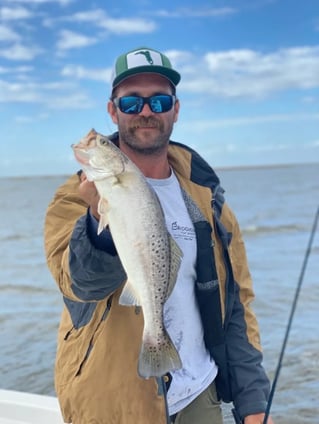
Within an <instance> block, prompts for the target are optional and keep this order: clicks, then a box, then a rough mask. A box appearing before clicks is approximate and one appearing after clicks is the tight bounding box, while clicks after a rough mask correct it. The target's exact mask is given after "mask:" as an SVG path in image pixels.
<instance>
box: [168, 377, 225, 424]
mask: <svg viewBox="0 0 319 424" xmlns="http://www.w3.org/2000/svg"><path fill="white" fill-rule="evenodd" d="M171 423H174V424H195V423H196V424H223V415H222V409H221V406H220V401H219V400H218V399H217V393H216V388H215V383H212V384H211V385H210V386H209V387H208V388H207V389H206V390H204V391H203V392H202V393H201V394H200V395H199V396H198V397H197V398H196V399H194V400H193V402H191V403H190V404H189V405H187V406H186V408H184V409H182V410H181V411H179V412H178V413H177V414H175V415H174V416H173V417H171Z"/></svg>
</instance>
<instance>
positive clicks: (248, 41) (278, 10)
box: [0, 0, 319, 177]
mask: <svg viewBox="0 0 319 424" xmlns="http://www.w3.org/2000/svg"><path fill="white" fill-rule="evenodd" d="M142 46H143V47H152V48H154V49H158V50H161V51H163V52H164V53H165V54H167V55H168V57H169V58H170V60H171V62H172V64H173V67H174V68H175V69H176V70H178V71H179V72H180V73H181V76H182V79H181V82H180V84H179V85H178V87H177V95H178V97H179V99H180V102H181V110H180V115H179V120H178V122H177V123H176V124H175V127H174V131H173V134H172V137H171V138H172V139H173V140H175V141H179V142H181V143H184V144H188V145H190V146H191V147H192V148H194V149H196V150H197V151H198V152H199V153H200V154H201V155H202V156H203V157H204V158H205V159H206V160H207V161H208V162H209V164H210V165H212V166H213V167H214V168H221V167H233V166H236V167H237V166H259V165H276V164H291V163H310V162H319V1H318V0H303V1H301V0H300V1H299V0H197V1H194V0H174V1H171V0H170V1H168V0H161V1H160V2H154V1H153V0H134V1H133V0H132V1H131V0H121V1H107V0H95V1H90V0H0V124H1V134H2V136H1V146H2V148H1V155H0V176H2V177H3V176H5V177H11V176H31V175H59V174H70V173H73V172H75V171H76V170H77V169H78V164H77V163H76V161H75V159H74V156H73V153H72V149H71V147H70V146H71V144H72V143H76V142H78V141H79V139H80V138H82V137H83V136H84V135H85V134H86V133H87V132H88V131H89V130H90V129H91V128H95V129H96V130H97V131H98V132H101V133H103V134H110V133H112V132H113V131H115V130H116V127H115V126H114V124H113V123H112V121H111V119H110V117H109V116H108V114H107V111H106V103H107V100H108V98H109V94H110V89H111V84H110V81H111V79H110V78H111V73H112V68H113V64H114V62H115V59H116V57H117V56H119V55H120V54H122V53H124V52H126V51H129V50H131V49H134V48H136V47H142Z"/></svg>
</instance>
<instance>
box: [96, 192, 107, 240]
mask: <svg viewBox="0 0 319 424" xmlns="http://www.w3.org/2000/svg"><path fill="white" fill-rule="evenodd" d="M97 210H98V213H99V214H100V221H99V226H98V229H97V233H98V234H100V233H101V232H102V231H103V230H104V228H106V227H107V226H108V223H109V222H108V219H107V211H108V202H107V200H106V199H102V198H101V199H100V201H99V204H98V207H97Z"/></svg>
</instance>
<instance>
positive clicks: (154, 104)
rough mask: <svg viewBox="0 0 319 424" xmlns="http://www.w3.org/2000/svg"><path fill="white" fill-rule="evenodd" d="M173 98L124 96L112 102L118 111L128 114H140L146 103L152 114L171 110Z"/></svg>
mask: <svg viewBox="0 0 319 424" xmlns="http://www.w3.org/2000/svg"><path fill="white" fill-rule="evenodd" d="M174 100H175V97H174V96H170V95H168V94H159V95H156V96H151V97H140V96H124V97H119V98H117V99H115V100H114V102H115V104H116V106H118V107H119V109H120V111H121V112H123V113H128V114H137V113H141V112H142V109H143V107H144V105H145V103H147V104H148V105H149V107H150V109H151V111H152V112H154V113H163V112H168V111H169V110H171V109H172V106H173V104H174Z"/></svg>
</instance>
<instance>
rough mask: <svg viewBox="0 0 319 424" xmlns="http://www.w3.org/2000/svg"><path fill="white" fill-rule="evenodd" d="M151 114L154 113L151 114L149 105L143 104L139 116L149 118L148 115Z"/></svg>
mask: <svg viewBox="0 0 319 424" xmlns="http://www.w3.org/2000/svg"><path fill="white" fill-rule="evenodd" d="M153 113H154V112H152V109H151V108H150V105H149V104H147V103H145V104H144V105H143V108H142V110H141V112H140V113H139V114H140V115H143V116H150V115H153Z"/></svg>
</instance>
